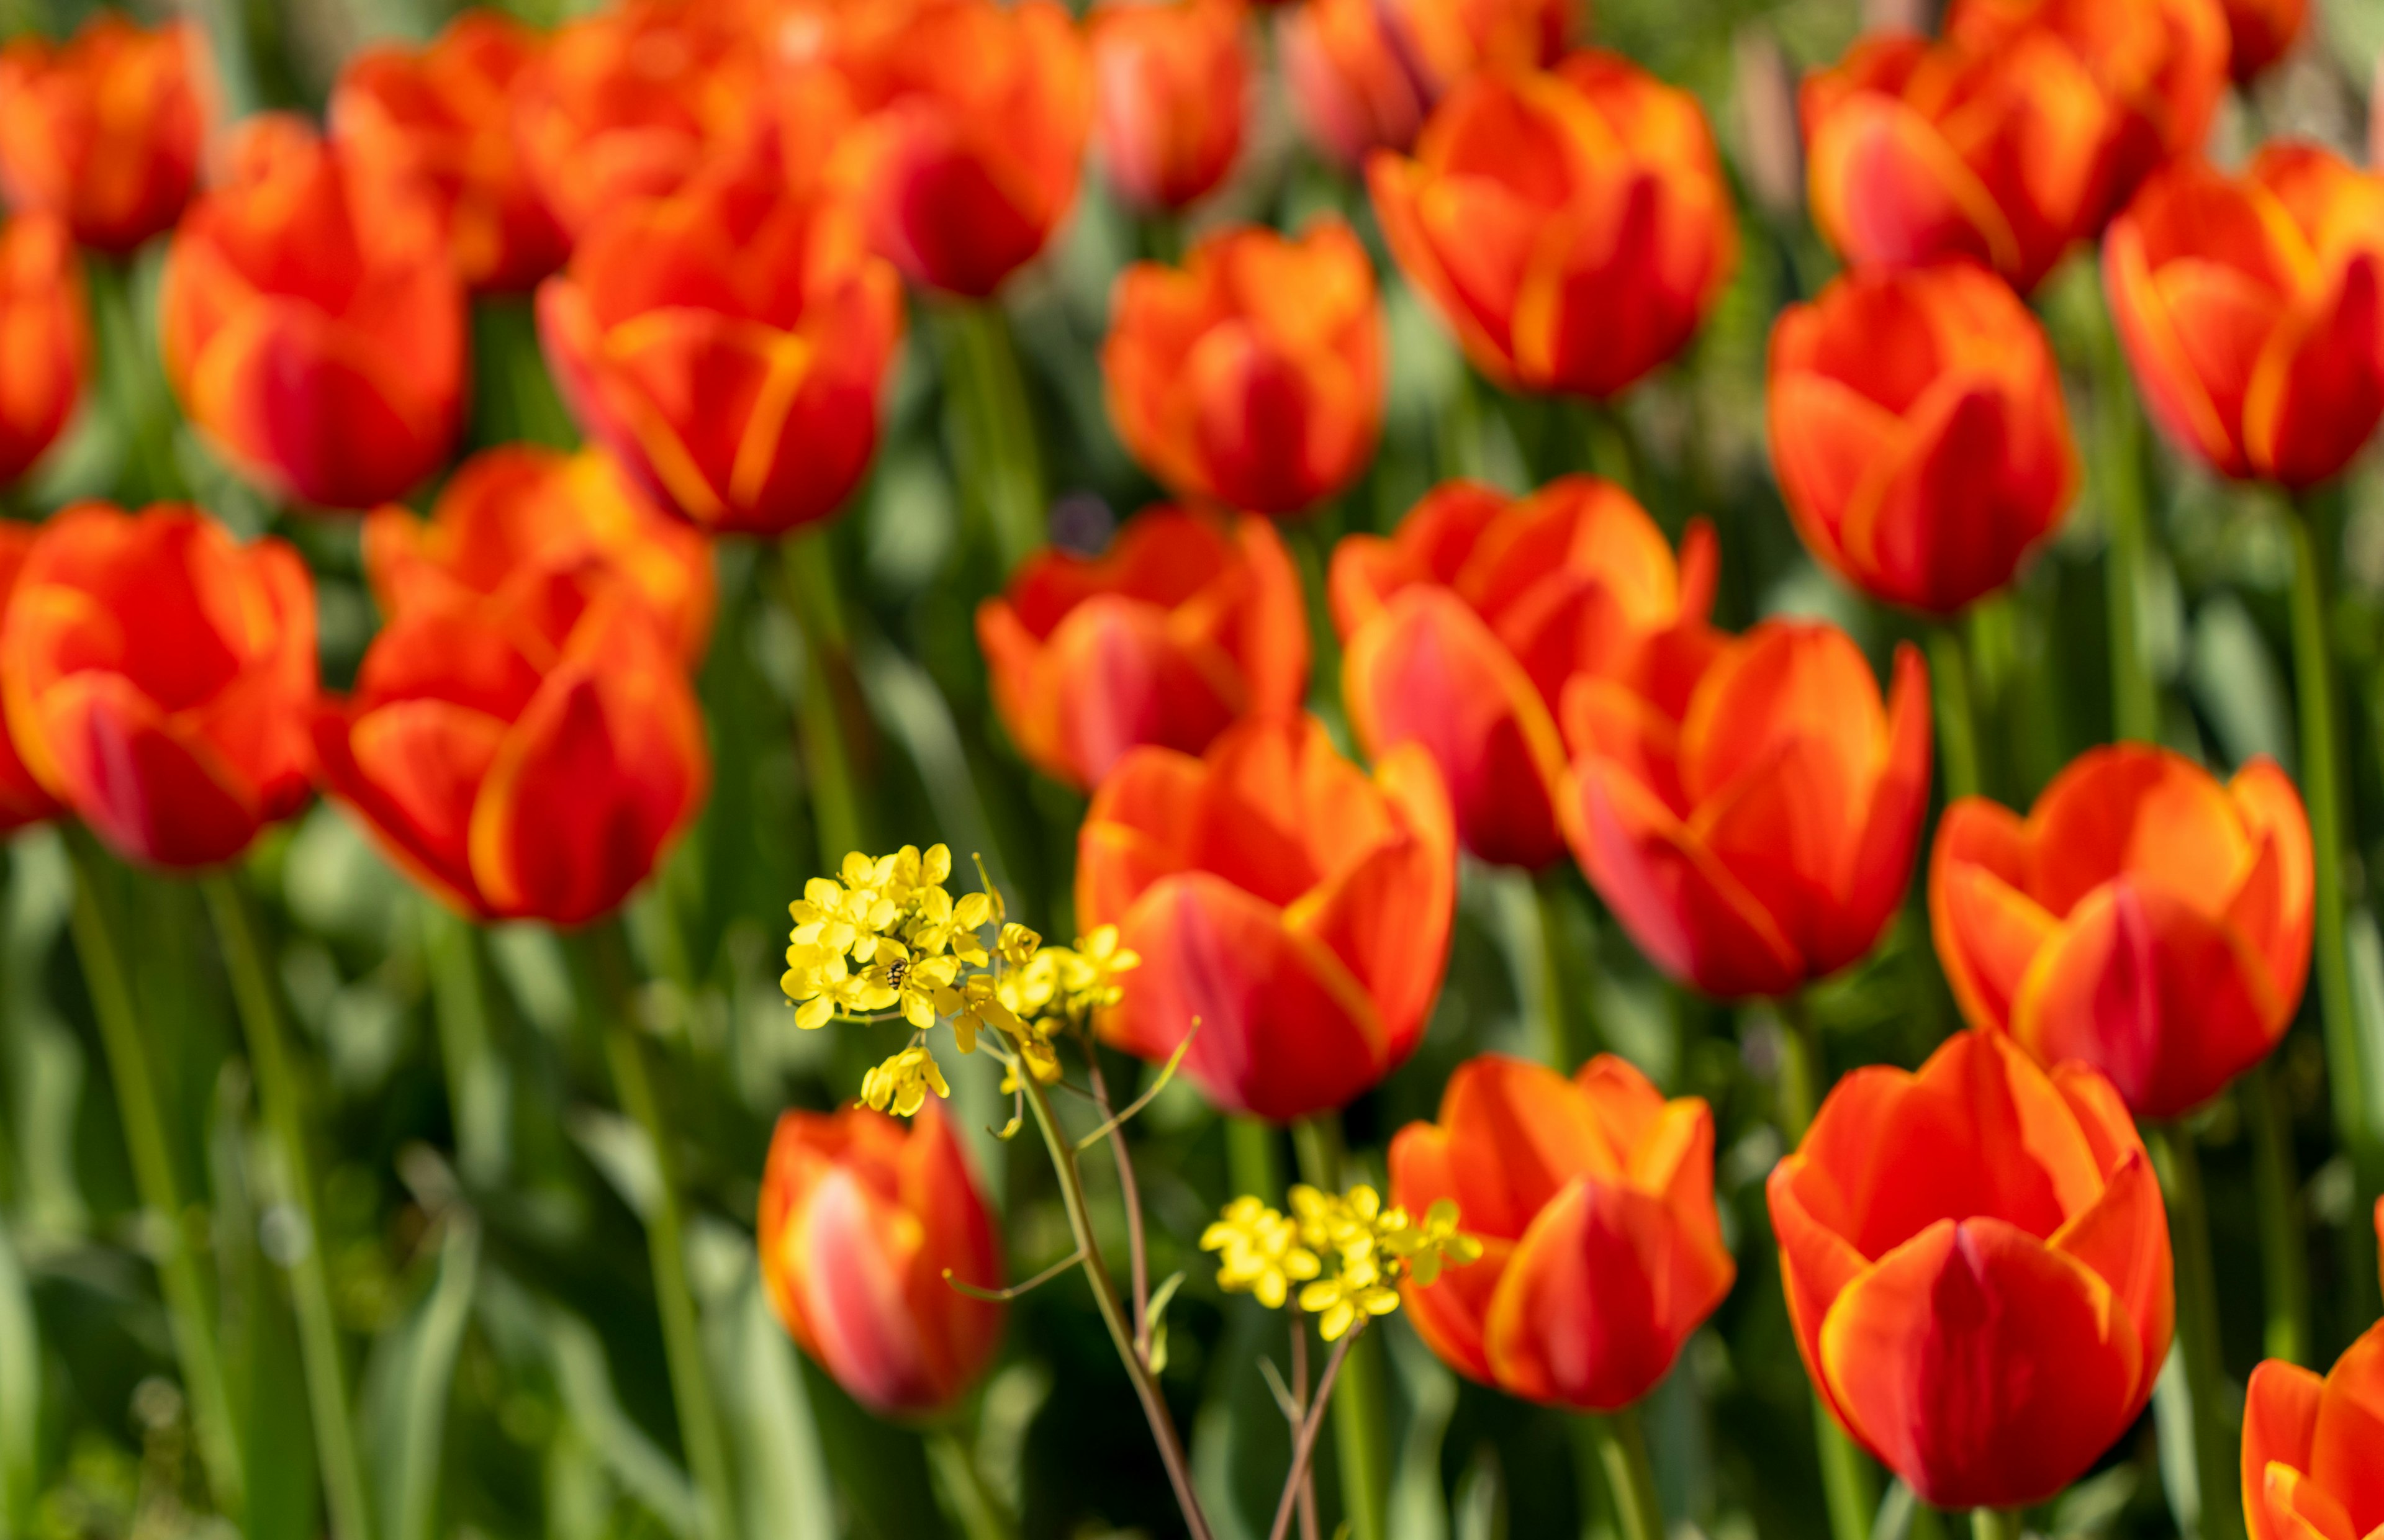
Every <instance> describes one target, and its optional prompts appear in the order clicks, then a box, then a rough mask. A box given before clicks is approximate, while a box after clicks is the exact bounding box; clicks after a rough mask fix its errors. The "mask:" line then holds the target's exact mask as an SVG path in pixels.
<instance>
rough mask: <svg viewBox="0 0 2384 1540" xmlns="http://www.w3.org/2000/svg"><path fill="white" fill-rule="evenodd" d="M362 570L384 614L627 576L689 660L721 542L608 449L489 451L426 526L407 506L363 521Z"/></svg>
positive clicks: (469, 467) (694, 658)
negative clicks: (676, 513) (563, 580)
mask: <svg viewBox="0 0 2384 1540" xmlns="http://www.w3.org/2000/svg"><path fill="white" fill-rule="evenodd" d="M364 547H365V571H366V575H367V576H369V577H370V578H371V579H372V588H373V593H374V596H375V597H376V598H378V599H379V601H380V605H381V610H382V613H383V614H385V615H400V614H404V612H406V611H409V610H416V609H421V608H425V607H436V606H438V605H441V604H446V603H452V602H457V601H458V600H461V599H464V598H467V597H472V596H478V597H480V598H487V599H495V600H497V601H499V602H500V603H501V604H503V603H505V602H510V596H511V595H513V594H515V593H517V592H521V591H525V590H536V589H539V588H540V587H541V586H542V585H544V584H545V583H546V582H547V580H548V579H549V578H552V577H553V576H554V575H555V574H557V573H570V572H578V571H584V570H587V569H591V568H592V569H595V570H596V571H598V572H601V573H602V575H603V576H604V577H607V578H616V579H618V580H619V581H620V582H621V584H622V585H623V587H624V588H625V590H627V592H628V593H629V595H630V596H631V597H632V598H633V599H635V600H636V601H637V602H639V604H641V605H642V606H643V607H644V608H645V610H646V611H647V613H648V614H650V615H652V617H653V619H654V621H655V623H656V624H657V625H658V626H660V627H661V628H662V633H663V636H664V640H667V641H669V642H670V643H671V645H672V647H673V649H674V650H675V651H677V653H678V655H679V656H680V658H682V659H683V660H685V661H686V663H687V664H689V666H690V667H692V666H693V665H694V664H697V663H699V662H701V661H702V657H703V648H704V643H705V642H706V641H707V640H709V639H710V637H711V635H712V611H713V600H714V583H713V576H712V547H711V545H710V543H709V542H708V541H706V540H704V538H703V536H702V534H700V533H698V532H697V531H696V530H695V529H693V528H689V526H688V525H687V524H685V523H683V522H681V521H680V520H678V519H675V518H673V517H671V516H670V515H668V514H666V513H664V511H663V510H662V509H661V508H659V507H657V506H655V505H654V503H653V502H652V499H650V498H648V497H647V496H646V494H645V493H644V492H643V491H639V488H638V487H637V485H636V483H634V482H632V481H631V480H630V479H629V478H628V477H627V476H626V475H624V474H623V473H622V471H621V467H620V466H618V465H617V464H616V463H615V461H614V459H613V457H612V456H611V455H609V454H607V453H604V452H603V451H602V450H601V449H591V450H583V451H581V452H580V453H577V454H570V455H566V454H562V453H557V452H555V451H553V450H551V449H540V448H537V447H535V446H533V445H530V444H505V445H502V446H500V447H498V448H496V449H490V450H484V451H482V452H481V453H478V454H476V455H474V456H473V457H472V458H471V459H469V460H466V462H464V464H463V466H460V467H459V468H458V469H457V470H456V472H455V474H454V475H453V477H452V478H449V479H448V482H447V485H446V487H445V488H444V489H443V490H442V491H441V492H440V494H439V502H438V504H437V506H435V507H434V508H432V510H431V514H430V518H429V520H428V522H427V523H426V522H425V521H423V520H421V519H418V518H416V517H415V516H414V515H413V514H411V513H409V512H408V511H407V510H405V509H404V508H402V507H396V506H390V507H384V508H381V509H379V510H378V511H377V512H375V513H374V514H373V515H371V516H369V517H367V518H366V520H365V541H364Z"/></svg>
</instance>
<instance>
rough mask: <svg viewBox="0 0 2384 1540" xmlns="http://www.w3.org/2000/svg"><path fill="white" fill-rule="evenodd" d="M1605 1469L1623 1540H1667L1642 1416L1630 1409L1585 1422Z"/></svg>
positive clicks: (1594, 1415) (1598, 1457) (1616, 1520)
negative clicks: (1640, 1417) (1648, 1461)
mask: <svg viewBox="0 0 2384 1540" xmlns="http://www.w3.org/2000/svg"><path fill="white" fill-rule="evenodd" d="M1583 1421H1585V1422H1587V1423H1588V1424H1589V1438H1590V1442H1591V1444H1592V1445H1594V1446H1595V1447H1596V1449H1597V1459H1598V1462H1599V1463H1600V1464H1602V1465H1603V1466H1605V1468H1606V1486H1607V1490H1608V1492H1610V1493H1612V1494H1613V1497H1614V1520H1615V1524H1616V1527H1617V1528H1619V1529H1620V1531H1621V1535H1622V1540H1664V1510H1663V1509H1662V1507H1661V1506H1660V1505H1659V1504H1658V1502H1657V1500H1656V1472H1654V1471H1653V1470H1651V1469H1650V1468H1649V1467H1648V1464H1647V1437H1646V1434H1645V1433H1643V1432H1642V1431H1641V1430H1640V1426H1639V1413H1638V1412H1637V1411H1636V1410H1633V1408H1630V1407H1624V1408H1623V1409H1622V1410H1620V1411H1610V1412H1607V1413H1605V1414H1603V1415H1598V1414H1595V1413H1593V1414H1591V1415H1590V1416H1588V1417H1586V1418H1585V1419H1583Z"/></svg>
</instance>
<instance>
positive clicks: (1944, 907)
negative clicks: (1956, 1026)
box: [1929, 797, 2059, 1027]
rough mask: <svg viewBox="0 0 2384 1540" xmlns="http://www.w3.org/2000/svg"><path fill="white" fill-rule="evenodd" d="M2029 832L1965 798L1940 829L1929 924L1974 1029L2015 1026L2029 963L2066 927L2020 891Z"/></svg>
mask: <svg viewBox="0 0 2384 1540" xmlns="http://www.w3.org/2000/svg"><path fill="white" fill-rule="evenodd" d="M2028 864H2029V845H2028V838H2027V829H2026V826H2024V825H2023V824H2022V823H2021V822H2020V820H2019V818H2018V815H2017V814H2015V813H2012V812H2011V811H2010V810H2009V809H2007V808H2004V807H2000V806H1998V805H1996V804H1995V803H1993V802H1991V801H1987V800H1986V799H1985V798H1983V797H1965V798H1963V799H1962V800H1961V801H1957V802H1956V803H1955V804H1954V805H1953V806H1951V807H1949V808H1947V809H1946V810H1945V815H1944V816H1943V818H1941V819H1940V820H1939V821H1938V824H1937V848H1936V851H1935V853H1934V855H1933V856H1932V857H1931V861H1930V863H1929V922H1930V929H1931V934H1932V935H1933V936H1934V938H1935V939H1936V944H1937V957H1938V961H1939V962H1940V963H1943V965H1944V969H1945V981H1946V983H1947V984H1949V985H1951V986H1952V987H1953V990H1954V999H1955V1000H1956V1003H1958V1004H1959V1005H1960V1006H1961V1008H1962V1015H1963V1018H1964V1019H1965V1020H1967V1021H1968V1023H1969V1024H1970V1025H1972V1026H1980V1027H2001V1026H2005V1025H2008V1024H2009V1022H2010V1019H2011V1002H2012V1000H2013V999H2014V998H2015V997H2017V996H2018V993H2019V987H2020V984H2021V982H2022V981H2023V980H2024V979H2025V978H2026V977H2027V976H2028V970H2029V965H2030V963H2034V962H2035V961H2036V954H2037V953H2038V952H2039V951H2040V950H2043V947H2044V945H2045V943H2046V942H2047V941H2049V940H2051V939H2052V938H2053V935H2054V932H2055V930H2056V929H2057V928H2058V926H2059V921H2057V920H2056V919H2055V917H2054V916H2053V915H2051V914H2048V913H2045V912H2044V908H2043V905H2041V904H2039V903H2037V902H2036V900H2033V899H2030V897H2029V896H2028V894H2027V893H2026V892H2025V891H2024V890H2022V888H2020V887H2019V886H2018V884H2019V883H2023V882H2025V881H2026V879H2027V871H2028Z"/></svg>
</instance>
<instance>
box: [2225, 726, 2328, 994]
mask: <svg viewBox="0 0 2384 1540" xmlns="http://www.w3.org/2000/svg"><path fill="white" fill-rule="evenodd" d="M2227 793H2228V795H2229V797H2231V798H2233V799H2234V801H2235V807H2236V810H2237V811H2238V812H2240V813H2241V814H2242V815H2243V825H2244V827H2245V829H2246V830H2247V831H2249V832H2250V834H2251V836H2252V838H2253V839H2254V841H2256V842H2258V844H2259V846H2260V853H2259V855H2258V856H2257V857H2256V858H2255V859H2254V863H2253V867H2252V870H2251V872H2250V873H2249V874H2247V875H2246V876H2244V878H2243V885H2242V886H2241V888H2237V889H2236V890H2235V897H2234V899H2233V900H2231V901H2230V902H2229V904H2228V906H2227V922H2228V924H2229V925H2233V926H2234V927H2235V928H2236V929H2238V930H2239V931H2241V933H2242V935H2243V937H2244V938H2245V939H2246V940H2248V941H2250V942H2251V943H2252V945H2253V947H2254V949H2255V950H2258V952H2259V953H2260V955H2261V956H2262V957H2263V958H2265V959H2266V961H2267V964H2268V981H2269V982H2270V983H2271V984H2272V985H2274V986H2275V987H2276V991H2277V1000H2278V1005H2279V1007H2280V1008H2281V1009H2282V1010H2283V1011H2284V1012H2286V1013H2287V1014H2289V1015H2290V1014H2291V1012H2294V1011H2296V1010H2298V1009H2299V1008H2300V1006H2301V999H2302V990H2303V987H2304V986H2305V985H2306V984H2307V983H2308V980H2309V961H2310V933H2311V926H2312V924H2313V923H2314V917H2315V914H2316V853H2315V852H2314V851H2312V849H2311V847H2310V827H2309V814H2308V813H2306V812H2305V811H2304V810H2303V807H2302V795H2301V792H2300V790H2299V789H2297V788H2295V787H2294V785H2293V783H2292V779H2291V776H2287V775H2286V774H2285V773H2284V772H2283V771H2282V770H2279V769H2278V768H2277V765H2276V763H2275V762H2274V761H2273V760H2269V759H2265V758H2263V759H2255V760H2254V761H2252V762H2251V763H2250V764H2246V765H2245V766H2244V767H2243V768H2242V769H2241V770H2240V771H2238V772H2237V773H2236V776H2235V778H2234V779H2233V780H2231V781H2229V782H2228V783H2227Z"/></svg>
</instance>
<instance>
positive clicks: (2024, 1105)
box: [1767, 1032, 2176, 1509]
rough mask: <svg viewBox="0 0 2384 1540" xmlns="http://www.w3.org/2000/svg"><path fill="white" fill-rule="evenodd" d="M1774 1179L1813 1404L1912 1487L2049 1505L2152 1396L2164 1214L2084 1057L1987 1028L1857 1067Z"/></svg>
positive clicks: (2164, 1309) (2162, 1317)
mask: <svg viewBox="0 0 2384 1540" xmlns="http://www.w3.org/2000/svg"><path fill="white" fill-rule="evenodd" d="M1767 1191H1768V1196H1769V1199H1770V1207H1771V1224H1772V1229H1773V1231H1774V1232H1775V1233H1776V1234H1777V1235H1778V1236H1779V1238H1780V1265H1781V1271H1782V1273H1783V1274H1784V1282H1785V1285H1786V1287H1787V1293H1788V1317H1789V1321H1790V1323H1791V1324H1792V1325H1793V1326H1794V1330H1795V1334H1796V1346H1797V1348H1798V1350H1799V1351H1800V1352H1801V1353H1802V1354H1803V1355H1804V1359H1805V1367H1806V1369H1807V1372H1810V1373H1811V1375H1812V1376H1813V1384H1814V1385H1815V1386H1816V1387H1817V1388H1818V1389H1819V1392H1820V1396H1821V1400H1822V1403H1823V1404H1824V1405H1825V1406H1826V1407H1828V1409H1829V1410H1830V1414H1831V1416H1832V1417H1834V1418H1835V1419H1837V1422H1838V1423H1839V1425H1840V1426H1841V1427H1843V1428H1844V1429H1845V1430H1846V1432H1847V1433H1849V1434H1852V1435H1853V1436H1854V1438H1855V1440H1856V1443H1858V1444H1860V1445H1861V1446H1862V1447H1865V1448H1867V1449H1869V1450H1870V1451H1871V1453H1873V1454H1875V1455H1877V1456H1878V1457H1879V1459H1880V1460H1881V1462H1882V1463H1883V1464H1885V1465H1886V1466H1887V1467H1888V1469H1890V1470H1891V1471H1894V1472H1895V1473H1896V1474H1897V1475H1899V1476H1901V1477H1902V1478H1904V1481H1905V1483H1906V1484H1907V1485H1909V1486H1910V1487H1911V1488H1912V1490H1913V1491H1914V1493H1915V1494H1917V1495H1918V1497H1919V1498H1920V1499H1921V1501H1923V1502H1926V1503H1929V1504H1931V1506H1933V1507H1937V1508H1999V1509H2016V1508H2027V1507H2030V1506H2032V1505H2034V1504H2036V1503H2040V1502H2043V1501H2045V1500H2046V1499H2048V1498H2050V1497H2054V1496H2055V1494H2057V1493H2058V1492H2060V1491H2061V1489H2062V1488H2063V1487H2065V1486H2067V1485H2068V1484H2070V1483H2071V1482H2073V1481H2075V1480H2077V1479H2078V1478H2079V1477H2080V1476H2081V1475H2083V1474H2084V1473H2085V1472H2086V1471H2087V1469H2088V1468H2089V1467H2090V1466H2092V1464H2093V1463H2094V1461H2095V1460H2096V1459H2099V1458H2100V1457H2101V1456H2102V1454H2103V1451H2104V1450H2105V1449H2107V1448H2109V1447H2110V1446H2111V1445H2112V1444H2113V1442H2115V1441H2116V1440H2117V1438H2118V1437H2119V1435H2120V1434H2124V1433H2126V1432H2127V1430H2128V1428H2129V1424H2131V1423H2132V1422H2135V1420H2136V1418H2137V1417H2138V1416H2139V1415H2140V1414H2141V1413H2142V1411H2143V1409H2144V1406H2145V1403H2146V1402H2148V1401H2149V1400H2150V1399H2151V1398H2152V1391H2153V1382H2154V1379H2156V1378H2157V1377H2158V1376H2159V1374H2160V1369H2161V1362H2162V1360H2164V1359H2165V1358H2166V1357H2167V1353H2168V1347H2169V1337H2170V1333H2171V1330H2172V1327H2173V1325H2174V1323H2175V1319H2176V1299H2175V1294H2174V1291H2173V1288H2172V1285H2171V1282H2170V1257H2169V1238H2168V1218H2167V1211H2165V1210H2164V1209H2163V1207H2162V1204H2161V1194H2160V1185H2159V1183H2158V1181H2157V1180H2156V1179H2155V1178H2154V1174H2153V1168H2152V1162H2151V1161H2150V1160H2149V1159H2147V1158H2146V1156H2145V1153H2144V1148H2143V1145H2142V1141H2141V1140H2140V1139H2139V1138H2138V1136H2137V1134H2136V1127H2135V1124H2134V1122H2133V1121H2132V1120H2130V1119H2129V1116H2128V1111H2127V1109H2126V1107H2124V1106H2123V1105H2121V1104H2120V1101H2119V1098H2118V1095H2117V1092H2116V1091H2114V1090H2113V1089H2112V1087H2111V1085H2110V1082H2108V1081H2107V1080H2105V1079H2104V1078H2103V1076H2102V1075H2101V1074H2098V1073H2096V1072H2095V1071H2093V1070H2092V1069H2089V1068H2087V1067H2086V1066H2084V1065H2082V1064H2063V1065H2060V1066H2059V1067H2057V1068H2055V1069H2054V1070H2052V1071H2050V1072H2047V1071H2045V1070H2043V1069H2040V1068H2038V1067H2037V1065H2036V1064H2035V1062H2032V1061H2031V1060H2030V1059H2029V1057H2028V1056H2027V1055H2026V1054H2024V1053H2022V1052H2020V1051H2019V1049H2017V1048H2015V1047H2013V1046H2012V1044H2011V1043H2010V1042H2009V1040H2007V1039H2006V1038H2004V1037H2000V1036H1997V1035H1995V1034H1992V1033H1981V1032H1964V1033H1960V1034H1958V1035H1956V1037H1954V1038H1952V1039H1951V1040H1950V1041H1948V1042H1947V1043H1946V1044H1945V1046H1944V1047H1943V1048H1941V1049H1938V1050H1937V1052H1936V1053H1935V1054H1934V1055H1933V1056H1932V1057H1931V1059H1930V1061H1929V1062H1928V1063H1926V1064H1924V1065H1922V1066H1921V1068H1920V1071H1919V1073H1918V1074H1907V1073H1906V1072H1905V1071H1903V1070H1898V1069H1893V1068H1889V1067H1887V1066H1884V1065H1871V1066H1869V1067H1866V1068H1863V1069H1858V1070H1856V1071H1855V1072H1854V1073H1853V1074H1849V1075H1847V1076H1846V1077H1845V1078H1844V1080H1842V1081H1840V1082H1839V1083H1838V1086H1837V1088H1836V1089H1835V1090H1833V1091H1831V1093H1830V1096H1829V1099H1828V1100H1827V1101H1825V1102H1824V1103H1823V1104H1822V1106H1821V1112H1820V1115H1819V1117H1817V1118H1816V1119H1815V1120H1814V1122H1813V1126H1812V1129H1811V1131H1810V1132H1809V1133H1807V1135H1806V1136H1805V1139H1804V1142H1803V1143H1802V1144H1800V1145H1799V1146H1798V1147H1797V1149H1796V1151H1795V1153H1794V1154H1792V1155H1790V1156H1789V1157H1788V1158H1787V1159H1785V1160H1783V1161H1781V1162H1780V1163H1779V1164H1778V1165H1777V1166H1775V1167H1773V1168H1772V1172H1771V1177H1770V1181H1769V1184H1768V1187H1767Z"/></svg>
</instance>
